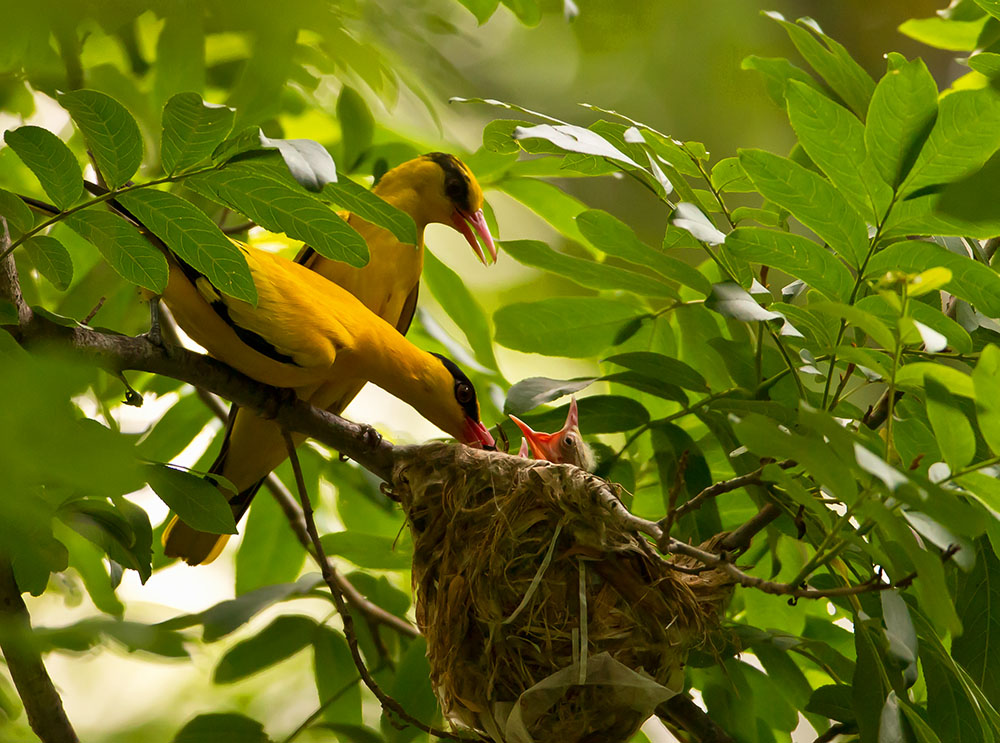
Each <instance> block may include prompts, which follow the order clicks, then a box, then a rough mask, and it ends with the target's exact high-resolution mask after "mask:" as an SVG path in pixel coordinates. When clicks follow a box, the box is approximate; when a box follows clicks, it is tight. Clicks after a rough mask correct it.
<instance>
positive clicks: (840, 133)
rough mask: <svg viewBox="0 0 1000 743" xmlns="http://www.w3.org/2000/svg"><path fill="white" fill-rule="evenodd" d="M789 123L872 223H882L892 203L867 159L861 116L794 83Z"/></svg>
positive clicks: (787, 97) (790, 88)
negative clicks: (879, 221)
mask: <svg viewBox="0 0 1000 743" xmlns="http://www.w3.org/2000/svg"><path fill="white" fill-rule="evenodd" d="M785 100H786V101H787V103H788V120H789V121H790V122H791V124H792V128H793V129H794V130H795V134H796V135H798V138H799V142H800V143H801V145H802V148H803V149H804V150H805V151H806V154H807V155H809V158H810V159H811V160H812V161H813V162H814V163H816V165H818V166H819V167H820V169H821V170H822V171H823V172H824V173H826V176H827V178H829V179H830V182H831V183H833V185H834V186H836V187H837V189H838V190H839V191H840V193H841V194H842V195H844V196H846V197H847V198H848V199H849V200H850V201H851V203H852V204H854V206H855V207H857V208H858V210H859V211H860V212H861V213H862V214H864V215H865V216H867V217H868V218H869V219H870V220H873V221H878V220H879V219H880V218H881V216H882V214H883V213H884V212H885V210H886V208H887V207H888V205H889V202H890V201H891V200H892V189H890V188H887V187H886V186H885V185H884V184H883V183H882V182H881V181H880V180H879V178H878V176H877V175H875V173H874V172H873V170H872V166H871V165H870V164H868V163H867V162H866V159H865V155H866V153H865V127H864V126H863V125H862V123H861V122H860V121H858V117H857V116H855V115H854V114H852V113H851V112H850V111H848V110H847V109H846V108H844V107H843V106H840V105H838V104H837V103H834V102H833V101H832V100H830V99H829V98H828V97H827V96H825V95H824V94H823V93H821V92H820V91H818V90H816V89H815V88H813V87H811V86H809V85H804V84H803V83H799V82H792V83H790V84H789V86H788V90H787V92H786V94H785Z"/></svg>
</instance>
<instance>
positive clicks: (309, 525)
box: [282, 429, 474, 740]
mask: <svg viewBox="0 0 1000 743" xmlns="http://www.w3.org/2000/svg"><path fill="white" fill-rule="evenodd" d="M282 435H283V436H284V439H285V447H286V448H287V449H288V459H289V461H290V462H291V463H292V472H294V473H295V484H296V487H297V488H298V491H299V500H300V501H301V503H302V515H303V516H304V517H305V520H306V531H308V532H309V538H310V540H311V541H312V546H313V549H314V550H315V552H316V555H317V556H318V557H319V566H320V571H321V572H322V574H323V580H325V581H326V584H327V586H329V588H330V594H331V595H332V596H333V602H334V604H336V606H337V611H338V612H339V613H340V617H341V619H342V621H343V623H344V636H345V637H346V638H347V645H348V647H349V648H350V650H351V657H352V658H353V659H354V665H355V667H357V669H358V673H360V674H361V680H362V681H364V682H365V686H367V687H368V689H369V690H370V691H371V692H372V694H374V695H375V698H376V699H378V701H379V703H380V704H381V705H382V709H383V710H386V711H391V712H392V713H394V714H395V715H396V716H398V717H399V718H400V719H401V720H403V721H404V722H406V723H407V724H409V725H412V726H413V727H415V728H417V729H419V730H422V731H424V732H425V733H429V734H430V735H434V736H437V737H438V738H447V739H450V740H474V739H472V738H466V737H465V736H461V735H456V734H455V733H450V732H448V731H447V730H441V729H439V728H435V727H432V726H430V725H426V724H424V723H423V722H421V721H420V720H418V719H417V718H415V717H413V716H412V715H410V714H409V713H408V712H407V711H406V710H405V709H403V705H401V704H400V703H399V702H397V701H396V700H395V699H394V698H393V697H391V696H389V695H388V694H386V693H385V691H383V690H382V687H381V686H379V685H378V682H377V681H376V680H375V679H374V678H373V677H372V675H371V672H370V671H369V670H368V667H367V666H366V665H365V661H364V658H362V657H361V650H360V648H359V647H358V638H357V634H356V633H355V631H354V617H352V616H351V613H350V611H349V610H348V608H347V601H346V599H345V598H344V594H343V592H342V591H341V587H340V582H339V581H338V580H337V571H336V568H334V567H333V565H332V564H331V563H330V561H329V560H328V559H327V557H326V552H325V550H324V549H323V543H322V541H321V540H320V537H319V532H318V531H317V530H316V520H315V519H314V518H313V510H312V503H311V502H310V500H309V494H308V493H307V492H306V482H305V478H304V477H303V476H302V467H301V465H300V464H299V456H298V453H297V452H296V451H295V442H294V441H292V437H291V434H289V433H288V431H287V430H286V429H282Z"/></svg>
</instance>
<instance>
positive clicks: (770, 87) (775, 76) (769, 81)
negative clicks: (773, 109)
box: [740, 54, 820, 108]
mask: <svg viewBox="0 0 1000 743" xmlns="http://www.w3.org/2000/svg"><path fill="white" fill-rule="evenodd" d="M740 69H743V70H754V71H756V72H759V73H760V74H761V75H763V76H764V87H765V89H766V90H767V94H768V96H770V98H771V100H772V101H774V102H775V103H777V104H778V105H779V106H781V107H782V108H784V107H785V91H786V90H787V89H788V84H789V83H790V82H792V81H793V80H794V81H797V82H801V83H803V84H805V85H808V86H810V87H811V88H815V89H816V90H820V87H819V83H817V82H816V80H815V79H814V78H813V77H812V75H810V74H809V73H808V72H806V71H805V70H803V69H802V68H800V67H796V66H795V65H793V64H792V63H791V62H789V61H788V60H787V59H785V58H784V57H758V56H756V55H753V54H751V55H750V56H749V57H744V59H743V61H742V62H741V63H740Z"/></svg>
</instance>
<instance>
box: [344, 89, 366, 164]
mask: <svg viewBox="0 0 1000 743" xmlns="http://www.w3.org/2000/svg"><path fill="white" fill-rule="evenodd" d="M337 120H338V121H339V122H340V136H341V149H342V152H343V158H344V167H346V168H347V170H349V171H350V170H353V169H354V167H355V165H356V164H357V162H358V160H360V159H361V156H362V155H363V154H364V151H365V150H367V149H368V147H369V145H371V143H372V134H373V132H374V130H375V119H374V118H373V117H372V112H371V111H370V110H369V109H368V104H367V103H365V99H364V98H362V97H361V94H360V93H358V91H356V90H355V89H354V88H352V87H350V86H348V85H345V86H344V87H343V88H342V89H341V91H340V96H339V97H338V98H337Z"/></svg>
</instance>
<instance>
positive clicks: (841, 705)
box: [806, 684, 854, 722]
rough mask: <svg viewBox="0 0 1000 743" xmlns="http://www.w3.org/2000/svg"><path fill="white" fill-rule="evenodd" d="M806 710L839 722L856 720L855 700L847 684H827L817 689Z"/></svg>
mask: <svg viewBox="0 0 1000 743" xmlns="http://www.w3.org/2000/svg"><path fill="white" fill-rule="evenodd" d="M806 712H813V713H815V714H817V715H823V717H828V718H830V719H831V720H838V721H839V722H852V721H853V720H854V701H853V699H852V698H851V687H850V686H848V685H847V684H827V685H826V686H820V687H819V688H817V689H815V690H814V691H813V693H812V696H811V697H809V704H807V705H806Z"/></svg>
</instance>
